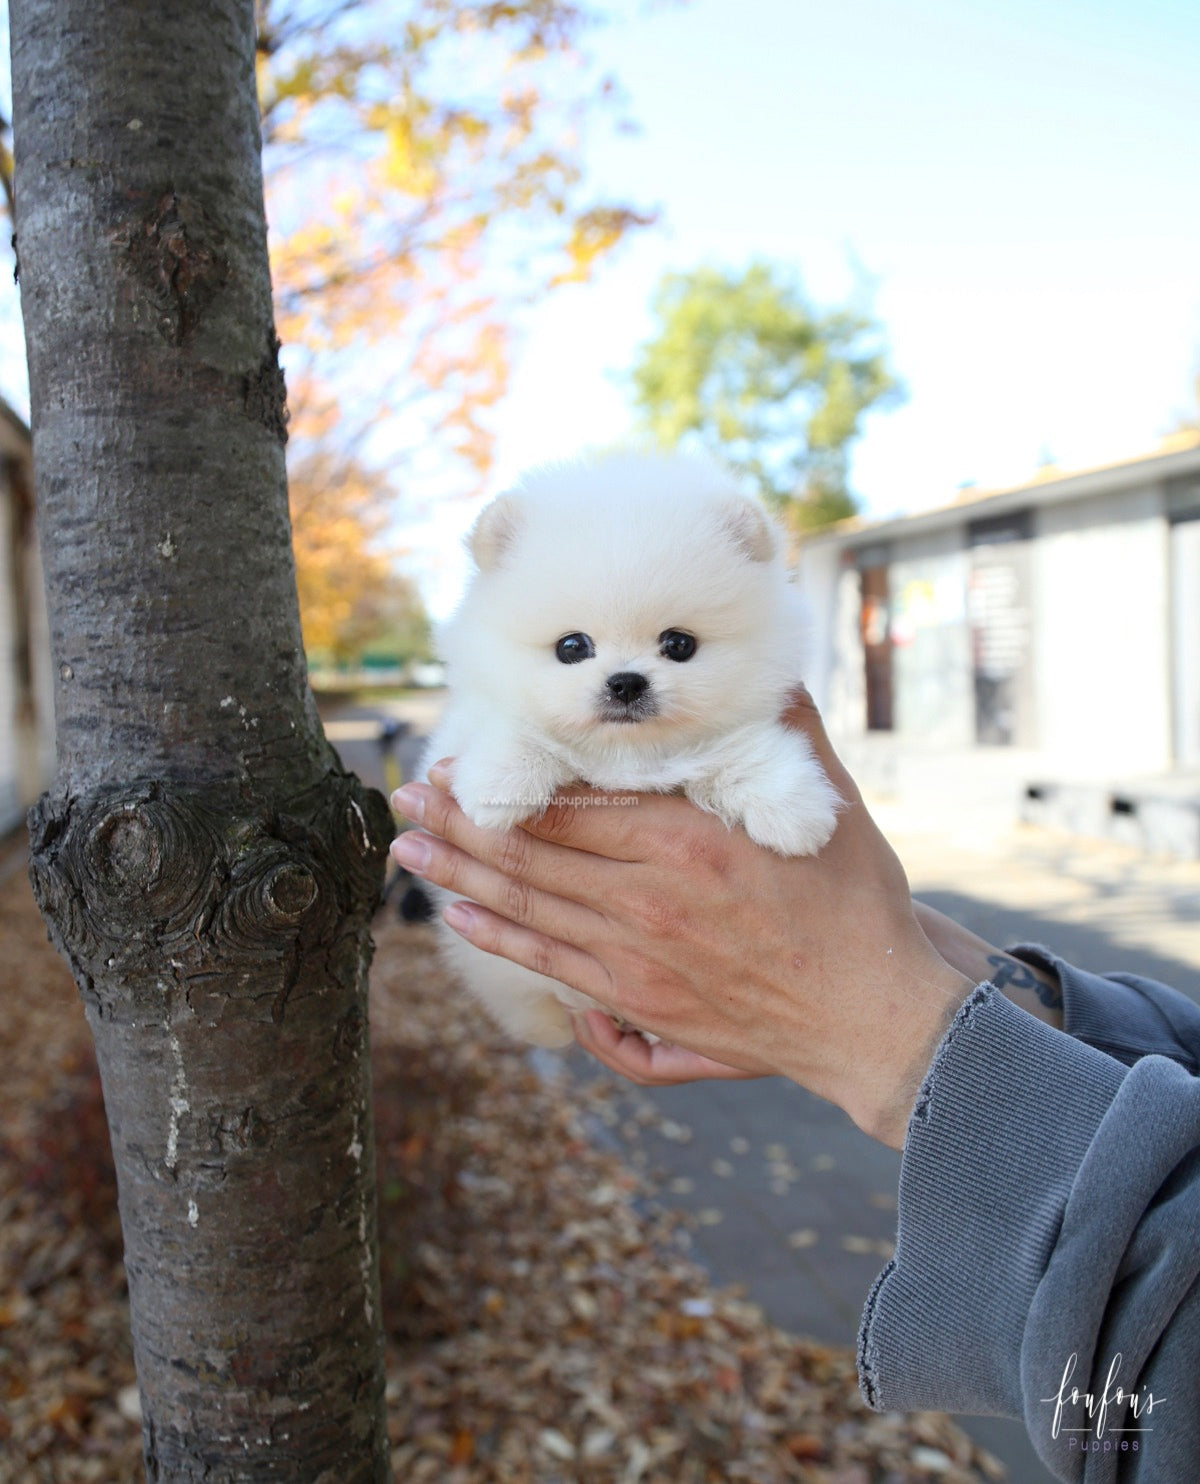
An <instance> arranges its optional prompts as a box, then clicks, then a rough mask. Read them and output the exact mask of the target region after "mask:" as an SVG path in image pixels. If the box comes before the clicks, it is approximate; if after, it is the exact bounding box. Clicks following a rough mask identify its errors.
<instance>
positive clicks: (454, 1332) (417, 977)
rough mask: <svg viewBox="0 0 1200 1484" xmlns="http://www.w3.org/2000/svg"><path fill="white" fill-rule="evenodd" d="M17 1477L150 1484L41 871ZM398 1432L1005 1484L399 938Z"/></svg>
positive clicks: (18, 1094)
mask: <svg viewBox="0 0 1200 1484" xmlns="http://www.w3.org/2000/svg"><path fill="white" fill-rule="evenodd" d="M0 941H3V943H4V949H5V952H4V962H3V964H2V965H0V1013H2V1014H3V1017H4V1024H5V1027H6V1033H7V1040H8V1056H7V1074H6V1077H5V1079H4V1083H3V1085H2V1086H0V1104H2V1106H0V1116H2V1123H0V1126H2V1128H3V1140H2V1142H0V1484H40V1481H47V1484H90V1481H96V1484H129V1481H131V1480H135V1479H138V1478H140V1477H141V1463H140V1457H141V1448H140V1430H139V1428H138V1426H137V1424H136V1421H135V1420H134V1419H135V1418H136V1392H135V1391H133V1390H132V1383H133V1380H134V1375H133V1365H132V1359H131V1354H130V1345H129V1339H128V1333H127V1328H126V1326H127V1309H126V1303H127V1300H126V1294H125V1288H124V1274H123V1269H122V1266H121V1261H120V1251H121V1248H120V1232H119V1227H118V1225H117V1220H116V1213H115V1192H114V1184H113V1177H112V1169H111V1163H110V1160H109V1154H108V1144H107V1136H106V1133H105V1128H104V1123H103V1111H102V1106H101V1102H100V1096H99V1085H98V1082H97V1079H96V1074H95V1063H94V1060H93V1058H92V1054H91V1047H90V1040H89V1037H88V1032H87V1027H86V1023H85V1021H84V1019H83V1014H82V1010H81V1008H80V1006H79V1003H78V999H77V996H76V994H75V990H74V987H73V985H72V984H71V983H70V980H69V977H68V975H67V972H66V969H65V968H64V966H63V965H62V963H61V961H60V960H59V959H58V958H57V957H56V955H55V954H54V953H53V951H52V950H51V949H50V947H49V946H48V944H47V943H46V941H45V934H44V931H43V929H42V925H41V922H40V919H39V918H38V916H37V912H36V909H35V908H34V906H33V903H32V899H31V898H30V895H29V891H28V888H27V886H26V884H25V881H24V877H23V874H22V873H21V872H20V871H17V872H15V873H13V874H11V875H10V877H9V879H8V880H7V882H5V883H4V884H3V885H2V886H0ZM372 1025H373V1037H374V1075H375V1093H376V1108H377V1144H378V1150H379V1162H380V1164H379V1169H380V1209H381V1220H380V1227H381V1236H382V1252H383V1257H382V1265H383V1291H384V1310H385V1322H386V1327H387V1337H388V1401H389V1422H388V1426H389V1434H390V1438H391V1441H392V1444H393V1467H394V1470H395V1476H396V1479H397V1481H401V1484H410V1481H411V1484H421V1481H426V1480H428V1481H434V1484H493V1481H495V1484H559V1481H561V1484H717V1481H725V1480H730V1481H733V1480H746V1481H751V1484H775V1481H785V1480H803V1481H811V1484H818V1481H821V1484H908V1481H918V1480H925V1481H933V1480H937V1481H944V1484H964V1481H977V1480H981V1479H995V1478H999V1477H1000V1472H999V1470H998V1468H997V1467H996V1466H995V1465H994V1464H993V1463H992V1462H991V1460H989V1459H987V1458H986V1456H984V1455H982V1454H981V1453H980V1452H979V1451H978V1450H977V1449H976V1448H975V1447H974V1445H973V1444H972V1443H971V1441H970V1440H969V1439H968V1438H967V1437H966V1436H965V1435H964V1434H963V1433H962V1432H961V1431H959V1430H958V1429H957V1428H955V1427H954V1426H953V1425H952V1424H951V1423H950V1422H948V1421H947V1420H946V1419H945V1418H943V1417H939V1416H934V1415H929V1414H921V1415H916V1416H912V1417H900V1416H895V1415H888V1416H882V1417H881V1416H876V1415H874V1414H872V1413H870V1412H869V1411H867V1410H866V1409H865V1407H864V1405H863V1403H862V1402H861V1400H860V1399H859V1394H858V1386H857V1380H856V1377H855V1372H854V1364H853V1357H852V1355H851V1353H850V1351H849V1350H833V1349H829V1348H826V1347H823V1346H818V1345H813V1344H807V1343H804V1342H801V1341H797V1340H795V1339H794V1338H792V1337H790V1336H788V1335H785V1334H783V1333H781V1332H780V1331H778V1330H776V1329H774V1328H773V1327H772V1326H770V1325H769V1324H768V1323H767V1322H766V1321H765V1320H764V1318H763V1317H762V1315H761V1314H760V1312H759V1311H758V1310H757V1309H755V1308H754V1307H753V1306H751V1305H749V1304H746V1303H744V1302H742V1301H741V1300H740V1299H739V1298H738V1297H737V1296H736V1295H735V1294H733V1293H730V1292H728V1291H717V1290H715V1289H714V1288H713V1286H712V1284H711V1282H710V1280H709V1279H708V1278H707V1276H706V1275H705V1273H704V1272H703V1271H702V1270H701V1269H700V1268H698V1267H697V1266H696V1265H695V1264H694V1263H693V1262H691V1261H690V1260H689V1259H688V1258H687V1256H686V1252H685V1250H684V1247H685V1245H686V1241H687V1234H686V1228H685V1226H684V1223H683V1221H682V1219H681V1218H679V1217H678V1216H675V1215H672V1214H670V1213H669V1212H666V1211H663V1210H661V1209H659V1208H658V1207H656V1206H655V1205H654V1204H653V1203H652V1202H651V1201H650V1200H648V1199H647V1197H648V1195H649V1194H650V1192H648V1191H647V1190H646V1188H645V1186H644V1182H643V1178H642V1177H641V1176H640V1175H637V1174H635V1173H633V1172H632V1171H631V1170H630V1169H628V1168H627V1167H626V1166H624V1165H622V1163H621V1162H620V1161H619V1160H618V1159H617V1158H616V1156H614V1155H611V1154H608V1153H604V1152H601V1151H599V1150H598V1149H597V1148H596V1147H595V1146H594V1145H593V1144H592V1143H591V1142H590V1140H589V1139H588V1137H587V1122H586V1119H587V1115H588V1111H589V1108H590V1109H593V1110H594V1109H596V1108H597V1107H599V1106H600V1105H601V1104H602V1100H603V1099H604V1098H605V1097H606V1096H608V1095H609V1094H608V1092H607V1090H606V1084H605V1083H603V1082H601V1081H597V1084H596V1086H595V1087H594V1088H591V1089H589V1090H586V1091H584V1092H582V1093H581V1092H580V1090H579V1089H578V1088H577V1087H576V1088H573V1089H568V1088H567V1087H566V1086H557V1085H553V1084H547V1083H546V1082H545V1081H544V1080H543V1079H542V1078H541V1077H539V1076H538V1075H537V1073H536V1072H535V1071H534V1070H533V1069H532V1067H531V1065H530V1063H529V1060H528V1059H527V1057H526V1056H525V1054H524V1053H523V1051H522V1050H521V1048H519V1047H516V1046H514V1045H512V1044H510V1043H508V1042H506V1041H505V1040H504V1039H503V1038H501V1037H500V1036H499V1035H498V1034H497V1033H496V1032H495V1031H494V1030H493V1029H492V1028H491V1026H490V1024H489V1023H488V1022H487V1021H486V1020H485V1019H484V1018H483V1017H482V1015H481V1014H480V1012H479V1011H478V1010H477V1009H476V1008H475V1007H474V1006H473V1005H472V1004H471V1003H470V1002H469V1001H468V1000H467V999H466V998H465V997H464V996H463V995H461V994H460V993H458V992H457V991H456V990H455V989H454V987H453V986H452V985H451V984H450V983H449V982H448V981H447V979H446V977H445V976H444V975H443V974H442V972H441V969H440V968H439V966H438V964H437V962H436V958H435V956H434V952H433V947H432V935H431V934H430V932H429V930H428V929H426V928H411V927H405V926H403V925H402V924H400V923H391V922H387V923H383V922H382V921H381V923H380V930H379V949H378V954H377V958H376V964H375V969H374V971H373V975H372ZM298 1484H301V1481H298Z"/></svg>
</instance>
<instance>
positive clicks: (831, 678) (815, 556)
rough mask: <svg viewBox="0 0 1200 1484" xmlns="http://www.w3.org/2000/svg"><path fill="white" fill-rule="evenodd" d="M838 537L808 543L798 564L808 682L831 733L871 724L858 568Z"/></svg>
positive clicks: (854, 732)
mask: <svg viewBox="0 0 1200 1484" xmlns="http://www.w3.org/2000/svg"><path fill="white" fill-rule="evenodd" d="M842 551H843V547H842V544H841V543H840V542H838V541H836V540H830V541H822V540H815V541H809V542H806V543H805V544H804V545H803V546H802V547H801V549H800V555H799V558H798V561H797V564H796V581H797V583H798V585H799V587H800V590H801V592H802V593H803V594H804V598H805V602H806V604H807V607H808V612H809V619H810V623H811V634H810V644H809V653H808V655H807V667H806V670H805V676H804V680H805V684H806V685H807V686H808V688H809V691H810V692H811V693H812V697H813V700H814V701H816V703H817V706H818V707H819V708H820V711H821V715H822V717H823V718H824V721H825V725H826V726H827V727H828V728H829V730H830V732H832V733H835V734H840V735H851V736H857V735H858V734H859V733H860V732H862V731H863V730H864V729H865V728H866V714H867V711H866V670H865V664H864V660H863V648H862V639H861V636H860V633H859V612H860V589H859V580H858V572H857V570H856V569H854V568H852V567H851V568H847V567H845V566H844V565H843V562H842Z"/></svg>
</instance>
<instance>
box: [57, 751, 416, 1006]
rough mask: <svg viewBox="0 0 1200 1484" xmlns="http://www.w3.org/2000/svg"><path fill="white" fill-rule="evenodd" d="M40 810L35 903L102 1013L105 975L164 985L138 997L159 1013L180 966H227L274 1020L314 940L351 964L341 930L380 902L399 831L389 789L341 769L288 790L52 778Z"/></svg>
mask: <svg viewBox="0 0 1200 1484" xmlns="http://www.w3.org/2000/svg"><path fill="white" fill-rule="evenodd" d="M289 804H290V807H289ZM29 825H30V843H31V854H30V876H31V878H32V881H33V886H34V891H35V894H36V896H37V899H38V903H39V905H40V906H41V908H42V911H43V913H44V914H45V916H46V918H47V920H48V922H49V923H50V927H51V937H52V938H53V939H54V941H55V943H56V945H57V946H58V947H59V948H60V949H61V950H62V951H63V952H64V953H66V954H67V956H68V957H69V959H70V960H71V963H72V965H73V967H74V969H75V975H76V980H77V982H78V983H79V986H80V989H81V991H82V993H83V995H84V998H85V999H86V1000H87V1001H88V1002H89V1003H91V1004H93V1005H95V1006H96V1008H97V1009H98V1010H99V1012H100V1013H101V1015H103V1014H105V1013H106V1011H108V1010H109V1009H111V1004H110V999H111V996H110V995H109V993H107V992H106V990H105V989H104V988H103V986H105V985H111V986H113V987H114V988H115V987H116V986H118V985H122V986H123V995H122V999H123V1001H125V1002H126V1003H128V995H129V993H130V991H131V990H132V991H133V993H134V996H135V998H137V999H140V1000H145V999H147V998H153V997H154V996H158V998H159V1003H158V1005H157V1006H151V1005H149V1004H145V1003H143V1004H141V1005H138V1006H131V1007H130V1008H132V1009H134V1010H135V1011H137V1012H139V1013H145V1012H147V1011H149V1012H150V1013H155V1012H157V1013H158V1014H161V1013H162V1009H163V1007H162V1003H161V998H162V995H163V994H164V993H165V992H166V991H167V990H168V989H169V988H171V985H169V984H168V983H167V982H166V978H167V977H173V978H174V980H175V983H176V984H180V983H181V984H183V985H184V987H185V988H186V987H188V985H189V984H190V983H191V982H192V981H197V982H199V981H203V980H207V979H210V978H211V977H212V976H213V975H214V974H221V975H222V976H223V977H225V979H226V985H227V988H228V986H229V984H231V983H236V984H238V985H240V986H241V987H242V989H243V991H244V992H245V993H246V994H247V995H248V996H251V997H254V996H258V997H261V998H263V999H264V1000H265V1002H266V1003H267V1004H268V1005H269V1006H270V1007H271V1013H272V1016H273V1018H274V1019H276V1020H278V1019H279V1018H280V1017H281V1015H282V1013H283V1010H284V1007H285V1006H286V1003H287V999H288V996H289V995H290V993H291V990H292V987H293V980H294V978H295V966H296V964H297V963H298V962H299V958H300V957H301V956H302V955H304V954H306V953H307V952H308V951H309V950H310V949H321V948H324V949H325V950H326V952H325V954H324V955H323V957H324V958H325V959H326V962H327V964H328V965H329V967H330V970H331V971H332V972H333V973H334V975H335V976H336V977H338V978H341V977H342V975H341V973H340V972H339V970H340V964H341V960H342V958H343V957H344V956H345V955H344V954H343V952H342V951H341V949H342V947H344V946H345V945H341V944H340V939H341V938H342V936H343V934H344V931H345V929H346V927H347V926H348V924H347V919H348V918H351V919H356V920H357V923H358V924H361V922H362V920H363V919H364V917H365V916H368V915H369V913H370V911H371V910H372V909H373V907H374V904H375V901H376V899H377V896H378V891H379V886H380V882H381V878H382V873H383V863H384V859H385V855H386V850H387V843H388V839H389V837H390V835H391V816H390V814H389V813H388V809H387V805H386V803H385V802H384V800H383V798H382V796H381V795H379V794H377V793H375V792H373V791H371V790H366V789H364V788H363V787H362V786H361V785H360V784H359V782H358V780H357V779H354V778H350V777H345V776H342V775H335V776H334V777H333V778H331V779H329V780H327V786H326V787H324V788H323V789H322V790H320V793H319V797H318V795H316V794H309V795H305V796H303V797H301V798H299V799H295V800H291V801H288V803H285V804H283V805H275V806H272V805H269V804H267V803H266V802H265V801H261V800H259V801H253V802H252V803H250V804H249V805H247V803H246V801H244V800H242V801H239V805H238V806H237V807H234V806H232V805H231V801H230V800H229V798H228V797H227V796H226V795H224V794H222V792H221V791H220V790H219V789H207V790H205V789H189V788H186V787H183V786H177V785H172V784H167V783H164V782H160V781H154V782H139V783H133V784H126V785H123V786H121V787H118V788H112V789H102V790H99V791H97V792H95V793H93V794H91V795H89V796H86V797H82V798H81V797H77V796H72V795H70V794H64V795H57V796H56V795H50V794H47V795H45V796H44V797H43V798H42V799H41V800H40V801H39V803H38V804H37V806H36V807H35V808H34V809H33V810H32V811H31V814H30V819H29ZM352 936H353V938H354V940H355V941H356V936H357V935H356V933H355V934H353V935H352ZM353 957H354V959H355V960H357V951H355V953H354V954H353ZM235 967H236V969H237V975H236V978H235V979H230V978H229V977H228V975H229V971H230V970H231V969H234V968H235ZM264 975H265V976H266V979H267V981H268V982H269V985H270V994H269V995H268V993H267V984H264V982H263V976H264Z"/></svg>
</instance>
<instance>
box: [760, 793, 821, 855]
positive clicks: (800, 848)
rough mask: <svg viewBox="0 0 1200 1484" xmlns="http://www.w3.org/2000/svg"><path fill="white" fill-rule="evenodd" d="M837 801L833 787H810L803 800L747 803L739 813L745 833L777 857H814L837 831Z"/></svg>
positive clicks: (770, 800) (797, 796)
mask: <svg viewBox="0 0 1200 1484" xmlns="http://www.w3.org/2000/svg"><path fill="white" fill-rule="evenodd" d="M839 803H840V800H839V798H838V795H837V792H836V791H835V790H834V788H833V785H832V784H830V783H828V782H826V783H825V784H824V788H819V787H816V786H813V787H811V788H809V789H806V790H805V791H804V797H800V796H799V795H793V796H791V797H790V798H786V799H779V798H756V799H751V800H747V802H746V805H745V807H744V809H743V812H742V825H743V827H744V829H745V831H746V833H747V834H748V835H749V836H750V838H751V839H752V840H754V841H755V842H756V843H757V844H759V845H765V846H766V847H767V849H768V850H774V851H776V852H777V853H778V854H779V855H816V853H817V851H818V850H820V849H821V847H822V846H824V845H826V844H828V842H829V841H830V839H832V837H833V832H834V830H835V829H836V828H837V816H838V804H839Z"/></svg>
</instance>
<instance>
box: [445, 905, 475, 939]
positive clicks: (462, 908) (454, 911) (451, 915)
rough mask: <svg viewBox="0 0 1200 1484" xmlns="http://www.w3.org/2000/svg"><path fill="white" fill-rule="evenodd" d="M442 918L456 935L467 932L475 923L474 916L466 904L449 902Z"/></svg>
mask: <svg viewBox="0 0 1200 1484" xmlns="http://www.w3.org/2000/svg"><path fill="white" fill-rule="evenodd" d="M442 916H443V918H445V920H446V922H447V923H448V924H449V926H450V927H452V928H453V929H454V931H455V932H456V933H466V932H469V931H470V928H471V924H472V923H473V922H474V921H475V914H474V912H472V910H471V907H470V904H469V903H468V902H451V903H450V905H449V906H448V907H447V908H446V910H445V911H444V912H443V913H442Z"/></svg>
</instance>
